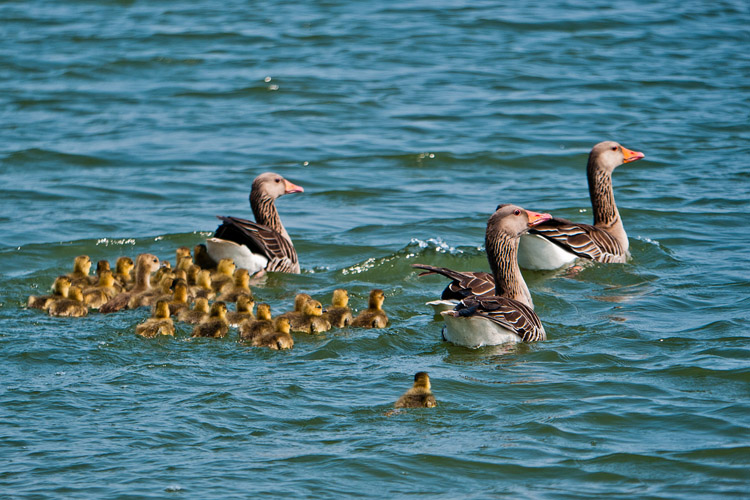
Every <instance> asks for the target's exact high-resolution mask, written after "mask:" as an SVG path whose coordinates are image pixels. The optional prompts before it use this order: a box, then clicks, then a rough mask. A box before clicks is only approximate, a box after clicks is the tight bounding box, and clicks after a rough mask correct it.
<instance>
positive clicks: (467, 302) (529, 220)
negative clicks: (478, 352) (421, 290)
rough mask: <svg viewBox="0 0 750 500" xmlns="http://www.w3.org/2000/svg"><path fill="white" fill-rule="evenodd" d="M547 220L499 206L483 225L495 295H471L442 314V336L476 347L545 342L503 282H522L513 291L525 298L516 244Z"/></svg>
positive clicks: (534, 317)
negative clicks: (535, 341)
mask: <svg viewBox="0 0 750 500" xmlns="http://www.w3.org/2000/svg"><path fill="white" fill-rule="evenodd" d="M550 218H551V216H550V215H549V214H539V213H536V212H531V211H527V210H524V209H523V208H521V207H518V206H515V205H500V206H498V207H497V210H496V211H495V213H494V214H492V216H491V217H490V218H489V220H488V221H487V231H486V234H485V247H486V249H487V256H488V259H489V261H490V266H491V267H492V272H493V276H494V279H495V290H496V295H493V296H487V295H483V296H475V295H471V296H469V297H467V298H465V299H463V300H461V301H460V302H459V303H458V305H457V306H456V308H455V309H453V310H450V311H443V312H442V313H440V314H441V315H442V316H443V319H444V321H445V325H446V328H445V331H444V333H443V335H444V337H445V339H446V340H448V341H449V342H453V343H454V344H457V345H462V346H465V347H472V348H474V347H481V346H483V345H495V344H503V343H506V342H521V341H534V340H545V339H546V334H545V332H544V327H543V326H542V323H541V322H540V321H539V318H538V317H537V315H536V313H534V310H533V309H532V308H531V307H529V306H528V305H527V304H526V303H525V302H524V301H521V300H517V299H514V298H510V297H508V296H507V294H508V293H509V290H511V289H512V288H513V285H512V284H509V283H508V282H507V277H508V276H514V277H515V278H520V281H519V282H517V283H516V287H519V288H520V289H521V290H523V293H521V298H523V297H525V295H526V293H528V288H526V284H525V283H524V282H523V277H521V273H520V271H519V269H518V263H517V262H516V255H517V252H518V239H519V237H520V236H521V235H522V234H523V233H525V232H526V231H528V230H529V228H531V227H533V226H534V225H536V224H540V223H542V222H543V221H545V220H549V219H550ZM498 257H499V258H498ZM521 284H523V286H522V287H521ZM516 293H518V292H516Z"/></svg>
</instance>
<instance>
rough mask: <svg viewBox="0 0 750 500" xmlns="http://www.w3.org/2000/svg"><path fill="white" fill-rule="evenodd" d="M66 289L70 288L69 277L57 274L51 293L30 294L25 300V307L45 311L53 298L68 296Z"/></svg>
mask: <svg viewBox="0 0 750 500" xmlns="http://www.w3.org/2000/svg"><path fill="white" fill-rule="evenodd" d="M68 290H70V278H68V277H67V276H58V277H57V278H56V279H55V282H54V283H53V284H52V294H51V295H31V296H29V299H28V301H27V302H26V307H30V308H32V309H43V310H45V311H46V310H47V309H49V306H50V305H51V304H52V302H53V301H54V300H55V299H61V298H62V299H66V298H68Z"/></svg>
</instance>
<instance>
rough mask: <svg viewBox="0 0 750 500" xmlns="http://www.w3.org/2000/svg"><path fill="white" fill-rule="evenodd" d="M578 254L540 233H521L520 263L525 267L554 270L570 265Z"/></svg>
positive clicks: (536, 269)
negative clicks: (564, 248) (552, 241)
mask: <svg viewBox="0 0 750 500" xmlns="http://www.w3.org/2000/svg"><path fill="white" fill-rule="evenodd" d="M576 258H577V256H576V255H575V254H573V253H570V252H568V251H566V250H563V249H562V248H560V247H559V246H558V245H555V244H554V243H551V242H550V241H549V240H547V239H545V238H543V237H541V236H539V235H538V234H524V235H521V241H520V242H519V243H518V265H519V266H521V267H522V268H524V269H531V270H534V271H539V270H552V269H558V268H561V267H564V266H569V265H570V264H572V263H573V262H574V261H575V260H576Z"/></svg>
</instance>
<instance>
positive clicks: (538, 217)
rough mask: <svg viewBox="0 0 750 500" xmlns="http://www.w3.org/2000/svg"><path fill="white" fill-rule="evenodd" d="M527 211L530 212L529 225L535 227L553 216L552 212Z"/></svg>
mask: <svg viewBox="0 0 750 500" xmlns="http://www.w3.org/2000/svg"><path fill="white" fill-rule="evenodd" d="M526 213H527V214H529V227H534V226H536V225H538V224H541V223H542V222H544V221H548V220H550V219H551V218H552V216H551V215H550V214H540V213H538V212H532V211H531V210H526Z"/></svg>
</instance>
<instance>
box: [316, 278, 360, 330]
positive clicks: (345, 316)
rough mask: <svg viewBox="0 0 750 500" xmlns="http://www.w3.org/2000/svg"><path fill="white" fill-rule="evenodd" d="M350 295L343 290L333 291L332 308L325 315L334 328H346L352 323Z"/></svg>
mask: <svg viewBox="0 0 750 500" xmlns="http://www.w3.org/2000/svg"><path fill="white" fill-rule="evenodd" d="M348 304H349V293H348V292H347V291H346V290H344V289H343V288H337V289H336V290H334V291H333V298H332V299H331V306H330V307H328V308H327V309H326V312H324V313H323V318H324V319H326V320H327V321H328V322H329V323H330V324H331V326H332V327H335V328H344V327H345V326H349V324H350V323H351V322H352V319H353V318H352V310H351V309H349V306H348Z"/></svg>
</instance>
